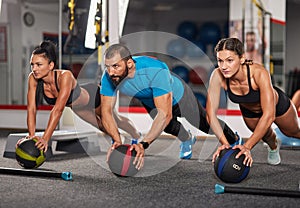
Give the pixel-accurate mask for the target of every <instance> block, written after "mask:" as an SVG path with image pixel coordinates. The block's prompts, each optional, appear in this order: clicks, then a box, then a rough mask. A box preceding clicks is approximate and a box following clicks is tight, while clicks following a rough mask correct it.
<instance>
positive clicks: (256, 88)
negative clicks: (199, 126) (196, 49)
mask: <svg viewBox="0 0 300 208" xmlns="http://www.w3.org/2000/svg"><path fill="white" fill-rule="evenodd" d="M215 52H216V56H217V61H218V68H216V69H215V70H214V71H213V73H212V75H211V78H210V83H209V87H208V97H207V104H206V109H207V119H208V122H209V124H210V125H211V128H212V129H213V131H214V133H215V134H216V136H217V137H218V139H219V140H220V142H221V143H222V146H221V147H219V148H218V150H217V151H216V153H215V154H214V155H213V161H215V159H216V157H217V156H218V155H219V153H220V151H221V150H222V149H224V148H229V144H228V141H227V140H226V138H225V136H224V134H223V133H222V129H221V126H220V124H219V122H218V120H217V114H216V112H217V109H218V105H219V99H220V90H221V88H223V89H224V90H226V91H227V94H228V97H229V99H230V100H231V101H232V102H234V103H238V104H239V107H240V110H241V113H242V116H243V119H244V122H245V123H246V125H247V127H248V128H249V129H250V130H251V131H252V132H253V133H252V134H251V136H250V138H249V139H248V140H247V141H246V142H245V143H244V144H243V145H237V146H235V147H234V148H239V149H240V150H241V151H240V153H239V154H238V155H237V157H239V156H241V155H242V154H244V155H245V156H246V157H245V160H244V163H245V164H246V165H248V166H249V165H250V166H251V165H252V163H253V159H252V156H251V152H250V150H251V149H252V148H253V147H254V146H255V145H256V144H257V143H258V142H259V141H260V140H263V141H264V142H266V143H267V144H268V150H269V151H268V163H269V164H271V165H277V164H279V163H280V161H281V159H280V155H279V149H280V141H279V140H278V139H276V135H275V133H274V131H273V129H272V128H271V125H272V123H273V122H274V123H275V124H276V125H277V126H278V128H279V129H280V130H281V131H282V132H283V133H284V134H285V135H286V136H290V137H296V138H300V128H299V124H298V116H297V112H296V109H295V106H294V104H293V103H292V102H291V100H290V99H289V98H288V96H287V95H286V94H285V93H284V92H282V91H281V90H280V89H279V88H277V87H275V86H272V83H271V78H270V74H269V72H268V71H267V70H266V69H265V68H264V67H263V66H262V65H259V64H255V63H253V62H252V60H246V59H245V53H244V46H243V44H242V42H241V41H240V40H238V39H237V38H225V39H221V40H220V41H219V42H218V44H217V45H216V47H215Z"/></svg>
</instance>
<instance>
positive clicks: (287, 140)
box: [274, 128, 300, 147]
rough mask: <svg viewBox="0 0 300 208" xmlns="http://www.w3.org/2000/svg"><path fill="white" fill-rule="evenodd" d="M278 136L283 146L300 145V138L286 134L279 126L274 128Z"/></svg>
mask: <svg viewBox="0 0 300 208" xmlns="http://www.w3.org/2000/svg"><path fill="white" fill-rule="evenodd" d="M274 131H275V134H276V137H277V138H278V139H280V141H281V147H300V139H297V138H294V137H288V136H285V135H284V134H283V133H282V132H281V131H280V129H279V128H275V129H274Z"/></svg>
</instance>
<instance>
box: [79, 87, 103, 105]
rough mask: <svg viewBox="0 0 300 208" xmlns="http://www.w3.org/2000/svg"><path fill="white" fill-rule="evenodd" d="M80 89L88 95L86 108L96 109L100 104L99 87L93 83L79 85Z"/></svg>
mask: <svg viewBox="0 0 300 208" xmlns="http://www.w3.org/2000/svg"><path fill="white" fill-rule="evenodd" d="M80 87H82V88H83V89H85V90H86V91H87V92H88V93H89V96H90V99H89V102H88V104H87V106H89V107H91V108H97V107H98V106H99V105H100V104H101V99H100V87H99V86H98V85H97V84H93V83H86V84H80Z"/></svg>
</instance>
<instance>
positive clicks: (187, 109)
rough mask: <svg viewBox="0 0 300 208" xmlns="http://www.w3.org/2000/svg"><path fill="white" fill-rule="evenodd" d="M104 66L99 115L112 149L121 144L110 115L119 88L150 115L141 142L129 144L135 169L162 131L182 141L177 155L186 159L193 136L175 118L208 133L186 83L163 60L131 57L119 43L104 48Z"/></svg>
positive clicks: (228, 135) (228, 131) (202, 112)
mask: <svg viewBox="0 0 300 208" xmlns="http://www.w3.org/2000/svg"><path fill="white" fill-rule="evenodd" d="M105 67H106V70H105V72H104V74H103V76H102V79H101V89H100V94H101V105H102V106H101V118H102V123H103V126H104V128H105V129H106V131H107V133H108V134H109V135H110V136H111V137H112V139H113V141H114V143H113V145H112V149H114V148H115V147H117V146H118V145H121V144H122V142H121V138H120V134H119V132H118V128H117V125H116V122H115V120H114V118H113V114H112V112H113V106H114V104H115V102H116V92H117V91H120V92H121V93H123V94H125V95H128V96H132V97H135V98H137V99H138V100H140V101H141V103H142V104H143V106H144V107H145V108H146V109H147V111H148V113H149V114H150V116H151V117H152V118H153V123H152V126H151V128H150V130H149V132H148V133H147V134H146V135H144V138H143V141H141V142H140V143H138V144H133V145H132V147H131V149H135V150H136V151H137V156H136V160H135V161H134V163H136V166H137V167H138V168H141V167H142V166H143V162H144V150H145V149H146V148H147V147H148V146H149V145H150V144H151V143H152V142H153V141H154V140H155V139H156V138H157V137H159V136H160V134H161V133H162V132H163V131H165V132H167V133H170V134H172V135H174V136H176V137H178V138H179V139H180V140H181V141H182V143H181V145H180V154H179V157H180V158H181V159H190V158H191V156H192V145H193V144H194V143H195V142H196V138H195V137H194V136H192V135H191V133H190V132H189V131H187V130H186V129H185V128H184V127H183V126H182V124H181V123H180V122H179V121H178V120H177V118H178V117H184V118H186V120H187V121H189V123H190V124H192V125H193V126H195V127H196V128H199V129H200V130H201V131H203V132H205V133H209V130H210V126H209V124H208V122H207V120H206V112H205V110H204V108H203V107H202V106H201V104H200V103H199V102H198V100H197V98H196V97H195V96H194V93H193V92H192V90H191V89H190V88H189V87H188V85H187V84H186V83H185V82H184V81H183V80H181V79H180V78H179V77H177V76H176V75H174V74H172V73H171V72H170V70H169V68H168V66H167V65H166V64H165V63H164V62H162V61H160V60H157V59H154V58H151V57H148V56H134V57H132V56H131V53H130V51H129V50H128V48H127V47H126V46H124V45H121V44H115V45H112V46H110V47H109V48H108V49H107V50H106V52H105ZM222 123H223V124H224V122H222ZM223 126H224V134H225V136H226V138H227V139H228V140H229V143H230V144H232V143H234V142H236V136H235V134H234V133H233V132H232V130H231V129H230V128H229V127H228V126H227V125H226V124H224V125H223ZM108 154H109V153H108Z"/></svg>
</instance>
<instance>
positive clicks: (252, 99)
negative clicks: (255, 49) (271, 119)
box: [226, 64, 260, 103]
mask: <svg viewBox="0 0 300 208" xmlns="http://www.w3.org/2000/svg"><path fill="white" fill-rule="evenodd" d="M246 66H247V78H248V85H249V92H248V94H246V95H236V94H233V93H232V91H231V90H230V85H229V79H226V84H227V94H228V97H229V99H230V100H231V101H232V102H234V103H258V102H260V92H259V90H253V88H252V86H251V78H250V67H249V65H248V64H247V65H246Z"/></svg>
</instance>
